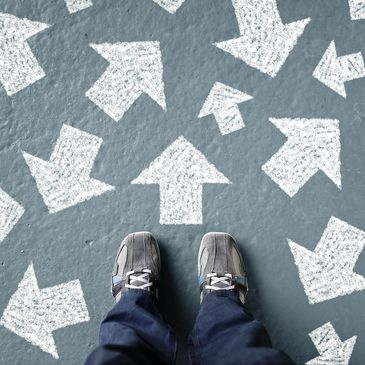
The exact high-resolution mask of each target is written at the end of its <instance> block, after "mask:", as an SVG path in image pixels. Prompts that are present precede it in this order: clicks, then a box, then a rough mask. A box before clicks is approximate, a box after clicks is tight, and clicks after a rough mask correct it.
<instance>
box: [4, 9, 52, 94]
mask: <svg viewBox="0 0 365 365" xmlns="http://www.w3.org/2000/svg"><path fill="white" fill-rule="evenodd" d="M48 27H49V25H48V24H44V23H39V22H34V21H31V20H29V19H25V18H24V19H21V18H17V17H16V16H14V15H11V14H6V13H0V70H1V72H0V82H1V84H2V85H3V86H4V89H5V91H6V93H7V94H8V95H13V94H15V93H17V92H18V91H20V90H22V89H24V88H25V87H27V86H29V85H31V84H33V83H34V82H36V81H38V80H40V79H41V78H43V77H44V76H45V73H44V71H43V69H42V68H41V66H40V65H39V64H38V61H37V60H36V58H35V57H34V55H33V53H32V50H31V49H30V47H29V45H28V43H27V39H28V38H30V37H32V36H34V35H36V34H37V33H39V32H41V31H42V30H44V29H46V28H48Z"/></svg>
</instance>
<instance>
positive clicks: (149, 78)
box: [86, 42, 166, 122]
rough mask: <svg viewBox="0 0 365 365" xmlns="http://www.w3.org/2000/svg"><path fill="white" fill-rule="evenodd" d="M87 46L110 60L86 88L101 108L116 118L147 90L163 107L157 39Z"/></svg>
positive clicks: (160, 64)
mask: <svg viewBox="0 0 365 365" xmlns="http://www.w3.org/2000/svg"><path fill="white" fill-rule="evenodd" d="M90 46H91V47H92V48H94V49H95V50H96V52H98V53H99V54H100V55H101V56H102V57H104V58H105V59H106V60H108V61H109V62H110V65H109V67H108V68H107V70H106V71H105V73H104V74H103V75H102V76H101V77H100V78H99V79H98V80H97V81H96V82H95V84H94V85H93V86H92V87H91V88H90V89H89V90H88V91H87V92H86V96H87V97H88V98H89V99H90V100H91V101H92V102H93V103H95V104H96V105H97V106H98V107H99V108H100V109H102V110H103V111H104V112H105V113H106V114H108V115H109V116H110V117H111V118H113V119H114V120H115V121H116V122H117V121H119V120H120V119H121V118H122V117H123V115H124V113H125V112H126V111H127V110H128V109H129V108H130V107H131V106H132V104H133V103H134V102H135V101H136V99H138V98H139V97H140V96H141V95H142V94H143V93H146V94H148V95H149V96H150V97H151V98H152V99H153V100H155V101H156V103H158V104H159V105H160V106H161V107H162V108H163V109H164V110H166V101H165V93H164V83H163V79H162V74H163V66H162V60H161V51H160V43H159V42H131V43H114V44H111V43H103V44H91V45H90Z"/></svg>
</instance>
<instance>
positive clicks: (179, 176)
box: [132, 136, 230, 224]
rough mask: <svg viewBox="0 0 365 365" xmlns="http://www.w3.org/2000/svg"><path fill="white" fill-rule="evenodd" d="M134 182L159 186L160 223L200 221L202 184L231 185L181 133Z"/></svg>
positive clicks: (194, 222) (198, 222) (201, 218)
mask: <svg viewBox="0 0 365 365" xmlns="http://www.w3.org/2000/svg"><path fill="white" fill-rule="evenodd" d="M132 184H159V185H160V223H161V224H201V223H202V221H203V216H202V209H203V184H230V181H229V180H228V179H227V178H226V177H225V176H224V175H223V174H222V173H221V172H219V171H218V170H217V169H216V167H215V166H214V165H213V164H211V163H209V162H208V161H207V159H206V158H205V156H204V155H203V154H202V153H201V152H200V151H198V150H197V149H196V148H195V147H194V146H193V145H192V144H191V143H190V142H188V141H187V140H186V139H185V138H184V137H182V136H181V137H179V138H178V139H177V140H176V141H175V142H173V143H172V144H171V145H170V146H169V147H168V148H166V150H165V151H163V152H162V154H161V155H160V156H159V157H157V158H156V159H155V160H154V161H152V162H151V164H150V166H149V167H148V168H147V169H145V170H143V171H142V172H141V174H140V175H139V176H138V177H137V178H136V179H134V180H133V181H132Z"/></svg>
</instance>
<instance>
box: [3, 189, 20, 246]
mask: <svg viewBox="0 0 365 365" xmlns="http://www.w3.org/2000/svg"><path fill="white" fill-rule="evenodd" d="M23 213H24V208H23V207H22V206H21V205H20V204H19V203H18V202H16V201H15V200H14V199H13V198H12V197H11V196H9V195H8V194H7V193H5V191H4V190H2V189H0V242H1V241H3V240H4V239H5V238H6V236H7V235H8V234H9V232H10V231H11V230H12V229H13V227H14V226H15V224H16V223H17V222H18V220H19V219H20V217H21V216H22V215H23Z"/></svg>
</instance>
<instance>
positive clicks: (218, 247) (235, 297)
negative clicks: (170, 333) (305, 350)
mask: <svg viewBox="0 0 365 365" xmlns="http://www.w3.org/2000/svg"><path fill="white" fill-rule="evenodd" d="M198 266H199V268H198V269H199V279H200V283H201V300H202V305H201V309H200V312H199V314H198V317H197V319H196V323H195V326H194V329H193V331H192V333H191V335H190V339H189V348H190V357H191V362H192V364H193V365H198V364H199V365H221V364H224V365H238V364H244V365H259V364H260V365H293V364H294V363H293V362H292V361H291V360H290V359H289V358H288V357H287V356H286V355H285V354H284V353H282V352H280V351H278V350H275V349H273V348H272V347H271V341H270V338H269V336H268V334H267V332H266V330H265V328H264V327H263V326H262V325H261V324H260V322H258V321H256V320H255V319H254V318H253V317H252V316H251V315H250V314H249V313H247V311H246V309H245V308H244V305H243V302H244V299H245V294H246V292H247V284H246V272H245V270H244V268H243V261H242V258H241V255H240V253H239V250H238V247H237V245H236V243H235V242H234V240H233V238H232V237H231V236H229V235H227V234H224V233H210V234H207V235H205V236H204V237H203V240H202V245H201V249H200V252H199V265H198Z"/></svg>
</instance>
